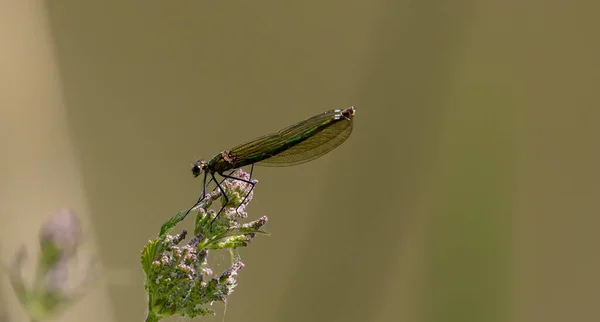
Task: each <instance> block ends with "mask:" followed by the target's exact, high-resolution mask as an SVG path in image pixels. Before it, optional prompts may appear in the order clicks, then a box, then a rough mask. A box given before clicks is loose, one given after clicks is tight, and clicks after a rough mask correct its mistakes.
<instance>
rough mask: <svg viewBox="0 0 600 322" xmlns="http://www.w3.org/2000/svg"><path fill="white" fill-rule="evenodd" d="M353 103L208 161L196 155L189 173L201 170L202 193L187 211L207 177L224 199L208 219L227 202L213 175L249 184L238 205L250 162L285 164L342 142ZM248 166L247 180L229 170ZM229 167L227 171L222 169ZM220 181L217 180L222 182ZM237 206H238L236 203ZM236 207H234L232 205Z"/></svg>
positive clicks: (315, 155) (350, 121) (347, 133)
mask: <svg viewBox="0 0 600 322" xmlns="http://www.w3.org/2000/svg"><path fill="white" fill-rule="evenodd" d="M355 111H356V109H355V107H354V106H350V107H348V108H346V109H343V110H339V109H335V110H329V111H327V112H324V113H321V114H318V115H315V116H313V117H311V118H308V119H305V120H303V121H301V122H298V123H296V124H294V125H291V126H289V127H287V128H284V129H282V130H280V131H278V132H274V133H270V134H266V135H263V136H261V137H258V138H256V139H254V140H251V141H248V142H246V143H244V144H240V145H238V146H236V147H234V148H232V149H230V150H225V151H222V152H221V153H219V154H217V155H216V156H214V157H213V158H212V159H210V160H209V161H204V160H203V159H199V160H198V161H196V162H194V163H193V165H192V174H193V175H194V177H195V178H196V177H198V176H200V175H201V174H204V180H203V190H202V195H201V196H200V198H199V199H198V201H197V202H196V203H195V204H194V206H192V208H190V209H189V210H188V211H187V212H188V213H189V211H191V210H192V209H194V208H195V207H196V206H198V205H199V204H200V203H201V202H202V200H204V198H205V197H206V187H207V182H206V180H207V178H208V176H210V181H209V182H208V184H210V182H211V181H214V182H215V184H216V185H217V187H218V189H219V190H220V191H221V195H222V196H223V197H224V198H225V202H224V203H223V205H222V206H221V209H220V210H219V212H217V215H216V216H215V218H214V219H213V220H212V222H211V226H212V223H214V221H215V220H216V219H217V218H218V217H219V215H220V214H221V212H222V211H223V209H224V208H225V206H226V205H227V204H228V203H229V198H227V194H226V193H225V191H224V190H223V187H221V184H220V183H219V181H217V178H216V176H215V175H217V174H218V175H219V176H220V177H222V178H223V181H224V180H225V179H232V180H238V181H242V182H245V183H247V184H248V185H250V191H249V192H248V193H247V194H246V196H245V197H244V199H243V200H242V202H241V203H240V206H241V205H242V204H243V203H244V201H246V198H247V197H248V196H249V195H250V193H251V192H252V190H253V189H254V185H255V182H252V171H253V170H254V165H258V166H267V167H285V166H292V165H297V164H302V163H305V162H308V161H311V160H314V159H316V158H318V157H321V156H323V155H325V154H327V153H328V152H329V151H331V150H333V149H335V148H336V147H338V146H339V145H340V144H342V143H344V141H346V140H347V139H348V137H349V136H350V133H352V127H353V118H354V114H355ZM248 165H250V166H251V170H250V180H246V179H243V178H237V177H234V176H231V174H232V173H233V171H235V170H236V169H239V168H241V167H244V166H248ZM228 171H231V172H230V173H229V174H226V173H225V172H228ZM223 181H221V183H222V182H223ZM238 208H239V206H238ZM236 211H237V209H236Z"/></svg>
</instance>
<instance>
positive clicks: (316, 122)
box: [229, 110, 352, 166]
mask: <svg viewBox="0 0 600 322" xmlns="http://www.w3.org/2000/svg"><path fill="white" fill-rule="evenodd" d="M340 117H341V115H340V111H339V110H330V111H327V112H325V113H321V114H318V115H315V116H313V117H311V118H309V119H306V120H304V121H301V122H299V123H296V124H294V125H292V126H290V127H287V128H285V129H283V130H281V131H279V132H276V133H271V134H267V135H263V136H261V137H259V138H256V139H254V140H252V141H250V142H247V143H244V144H241V145H239V146H236V147H234V148H233V149H231V150H229V155H230V156H231V157H232V158H234V159H235V160H239V161H240V163H245V164H250V163H253V161H252V160H253V159H254V158H258V157H259V156H267V157H268V159H264V157H260V158H259V159H260V160H256V161H260V162H259V163H257V164H261V165H266V166H268V165H270V166H286V165H293V164H297V163H302V162H306V161H310V160H312V159H314V158H315V157H318V156H319V155H317V156H314V155H312V156H311V155H307V150H309V148H310V147H312V148H317V147H318V146H320V145H325V146H327V142H326V139H327V138H328V137H329V138H331V137H335V135H334V133H331V132H327V133H328V134H327V135H322V136H320V137H321V138H320V139H318V140H315V139H313V140H310V139H311V138H308V139H306V140H305V141H308V140H310V141H314V142H313V143H312V145H305V148H304V149H302V150H300V149H299V148H295V146H294V147H291V148H290V149H288V150H286V151H283V152H281V153H279V154H276V153H272V152H273V151H277V149H278V148H279V147H281V146H282V145H283V144H286V143H287V142H290V141H293V140H295V139H297V138H299V137H302V136H310V134H307V133H311V131H314V130H315V129H316V128H317V127H319V126H320V125H322V124H329V123H331V122H336V123H334V124H331V125H329V126H328V127H332V126H333V127H334V128H337V129H338V132H340V131H341V132H343V130H344V128H343V127H341V128H338V127H336V124H337V123H342V124H343V123H346V127H350V131H351V123H352V121H351V120H348V119H345V118H344V119H342V120H339V118H340ZM342 118H343V117H342ZM321 132H323V131H321ZM334 132H335V131H334ZM319 133H320V132H319ZM319 133H317V134H315V135H313V137H314V136H319ZM338 134H340V133H338ZM349 134H350V133H348V134H347V135H346V138H347V136H348V135H349ZM344 140H345V138H344ZM342 142H343V140H342ZM340 143H341V142H340ZM340 143H338V144H337V145H339V144H340ZM300 144H301V143H299V144H296V145H300ZM330 144H331V143H330ZM337 145H335V146H337ZM335 146H333V147H331V148H329V149H328V150H326V151H325V152H321V154H320V155H322V154H325V153H327V152H328V151H330V150H331V149H333V148H334V147H335ZM292 149H293V150H292ZM290 150H292V152H288V151H290ZM293 151H296V152H295V153H293ZM282 153H284V154H283V156H287V158H292V159H290V161H294V162H292V163H290V162H289V161H287V163H286V161H285V160H284V159H281V158H283V156H281V157H279V156H280V155H281V154H282ZM269 154H274V156H270V157H269V156H268V155H269ZM293 154H301V155H302V156H303V157H304V158H308V159H307V160H304V161H301V162H300V160H301V159H299V157H300V155H299V156H297V157H295V159H294V158H293V157H291V156H292V155H293ZM275 157H279V158H277V159H275V160H272V161H271V159H273V158H275ZM267 160H269V161H271V162H269V163H268V164H267V162H266V161H267ZM245 161H248V162H245Z"/></svg>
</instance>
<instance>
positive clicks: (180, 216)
mask: <svg viewBox="0 0 600 322" xmlns="http://www.w3.org/2000/svg"><path fill="white" fill-rule="evenodd" d="M190 212H191V211H187V210H183V211H180V212H178V213H177V214H176V215H175V216H173V217H171V219H169V220H167V221H166V222H165V223H164V224H163V225H162V227H160V233H159V234H158V236H159V237H164V236H165V235H167V233H169V232H170V231H171V230H173V228H175V226H176V225H177V224H178V223H179V222H181V221H182V220H184V219H185V217H187V215H188V214H189V213H190Z"/></svg>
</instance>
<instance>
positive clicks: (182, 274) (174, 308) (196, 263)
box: [142, 170, 267, 321]
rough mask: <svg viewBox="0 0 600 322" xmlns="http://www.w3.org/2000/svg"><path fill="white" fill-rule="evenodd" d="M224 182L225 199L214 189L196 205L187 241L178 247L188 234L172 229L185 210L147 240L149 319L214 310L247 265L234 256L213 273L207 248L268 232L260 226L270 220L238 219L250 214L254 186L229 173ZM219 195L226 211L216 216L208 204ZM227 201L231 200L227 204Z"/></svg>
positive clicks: (240, 173) (233, 245) (238, 242)
mask: <svg viewBox="0 0 600 322" xmlns="http://www.w3.org/2000/svg"><path fill="white" fill-rule="evenodd" d="M234 177H236V178H241V179H243V180H246V181H249V178H250V176H249V175H248V174H247V173H245V172H243V171H241V170H238V171H236V173H235V174H234ZM252 182H253V183H256V182H257V181H256V180H254V181H252ZM222 187H223V190H224V191H225V193H226V195H227V198H224V197H223V195H222V192H221V191H220V189H215V190H214V191H213V192H211V193H210V194H208V195H207V197H206V198H205V199H204V200H203V202H202V203H201V204H200V205H199V206H198V207H196V208H194V209H193V210H194V212H197V215H196V221H195V229H194V236H193V238H191V239H190V240H189V242H187V243H186V244H184V245H183V246H180V244H182V243H183V241H184V240H185V238H186V236H187V232H186V231H183V232H182V233H180V234H177V235H169V234H168V232H169V231H170V230H172V229H173V228H174V227H175V225H176V224H177V223H179V222H180V221H182V220H183V219H184V218H185V216H186V215H187V214H188V213H189V212H188V211H182V212H180V213H178V214H177V215H175V216H174V217H173V218H171V219H170V220H168V221H167V222H166V223H165V224H164V225H163V227H162V228H161V233H160V234H159V236H158V237H157V238H156V239H154V240H151V241H149V242H148V244H147V245H146V247H145V248H144V250H143V251H142V267H143V269H144V272H145V273H146V283H145V288H146V293H147V295H148V311H149V312H148V317H147V319H146V321H158V320H160V319H162V318H164V317H168V316H172V315H180V316H185V317H190V318H193V317H195V316H203V315H207V314H214V311H213V310H211V309H210V308H208V306H209V305H211V304H212V303H213V302H216V301H221V302H226V301H227V296H228V295H229V294H231V292H232V291H233V289H234V288H235V286H236V285H237V281H236V276H237V274H238V271H239V270H240V269H242V268H243V267H244V264H243V263H242V262H241V261H239V260H238V259H232V264H231V267H230V268H229V269H227V270H225V271H224V272H222V273H221V274H220V275H218V274H214V273H213V270H212V269H211V268H210V267H209V266H208V261H207V259H208V254H209V251H210V250H217V249H234V248H237V247H244V246H247V245H248V244H249V243H250V241H251V240H252V239H253V238H255V237H256V235H257V234H266V233H265V232H263V231H261V230H260V229H261V227H262V226H263V225H265V224H266V223H267V217H264V216H263V217H261V218H259V219H257V220H254V221H251V222H247V223H240V222H239V219H241V218H246V217H247V216H248V214H247V213H246V212H245V207H246V206H247V205H248V203H249V202H250V201H251V200H252V197H253V194H252V191H251V190H252V189H251V188H252V185H251V184H249V183H247V182H244V181H242V180H236V179H231V178H228V179H227V180H225V181H224V182H223V183H222ZM219 199H220V200H221V207H223V213H222V214H221V215H220V217H219V219H218V220H215V217H216V215H217V213H216V212H215V211H214V210H213V209H210V206H211V205H212V203H213V202H214V201H216V200H219ZM227 200H228V201H229V202H228V203H227V204H225V201H227ZM240 209H241V211H240Z"/></svg>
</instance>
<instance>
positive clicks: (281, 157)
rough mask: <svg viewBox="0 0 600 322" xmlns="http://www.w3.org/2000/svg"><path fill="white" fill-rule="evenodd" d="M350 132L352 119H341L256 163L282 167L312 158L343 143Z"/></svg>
mask: <svg viewBox="0 0 600 322" xmlns="http://www.w3.org/2000/svg"><path fill="white" fill-rule="evenodd" d="M350 133H352V120H348V119H342V120H339V121H337V122H336V123H334V124H332V125H331V126H329V127H327V128H325V129H324V130H322V131H321V132H319V133H317V134H315V135H313V136H311V137H309V138H308V139H306V140H304V141H302V142H300V143H298V144H296V145H294V146H293V147H291V148H289V149H287V150H285V151H283V152H281V153H279V154H276V155H274V156H272V157H270V158H268V159H264V160H262V161H260V162H257V163H256V165H260V166H270V167H284V166H291V165H296V164H301V163H305V162H308V161H311V160H314V159H316V158H318V157H320V156H322V155H324V154H327V153H328V152H329V151H331V150H333V149H335V148H336V147H337V146H339V145H340V144H342V143H344V141H346V139H348V137H349V136H350Z"/></svg>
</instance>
